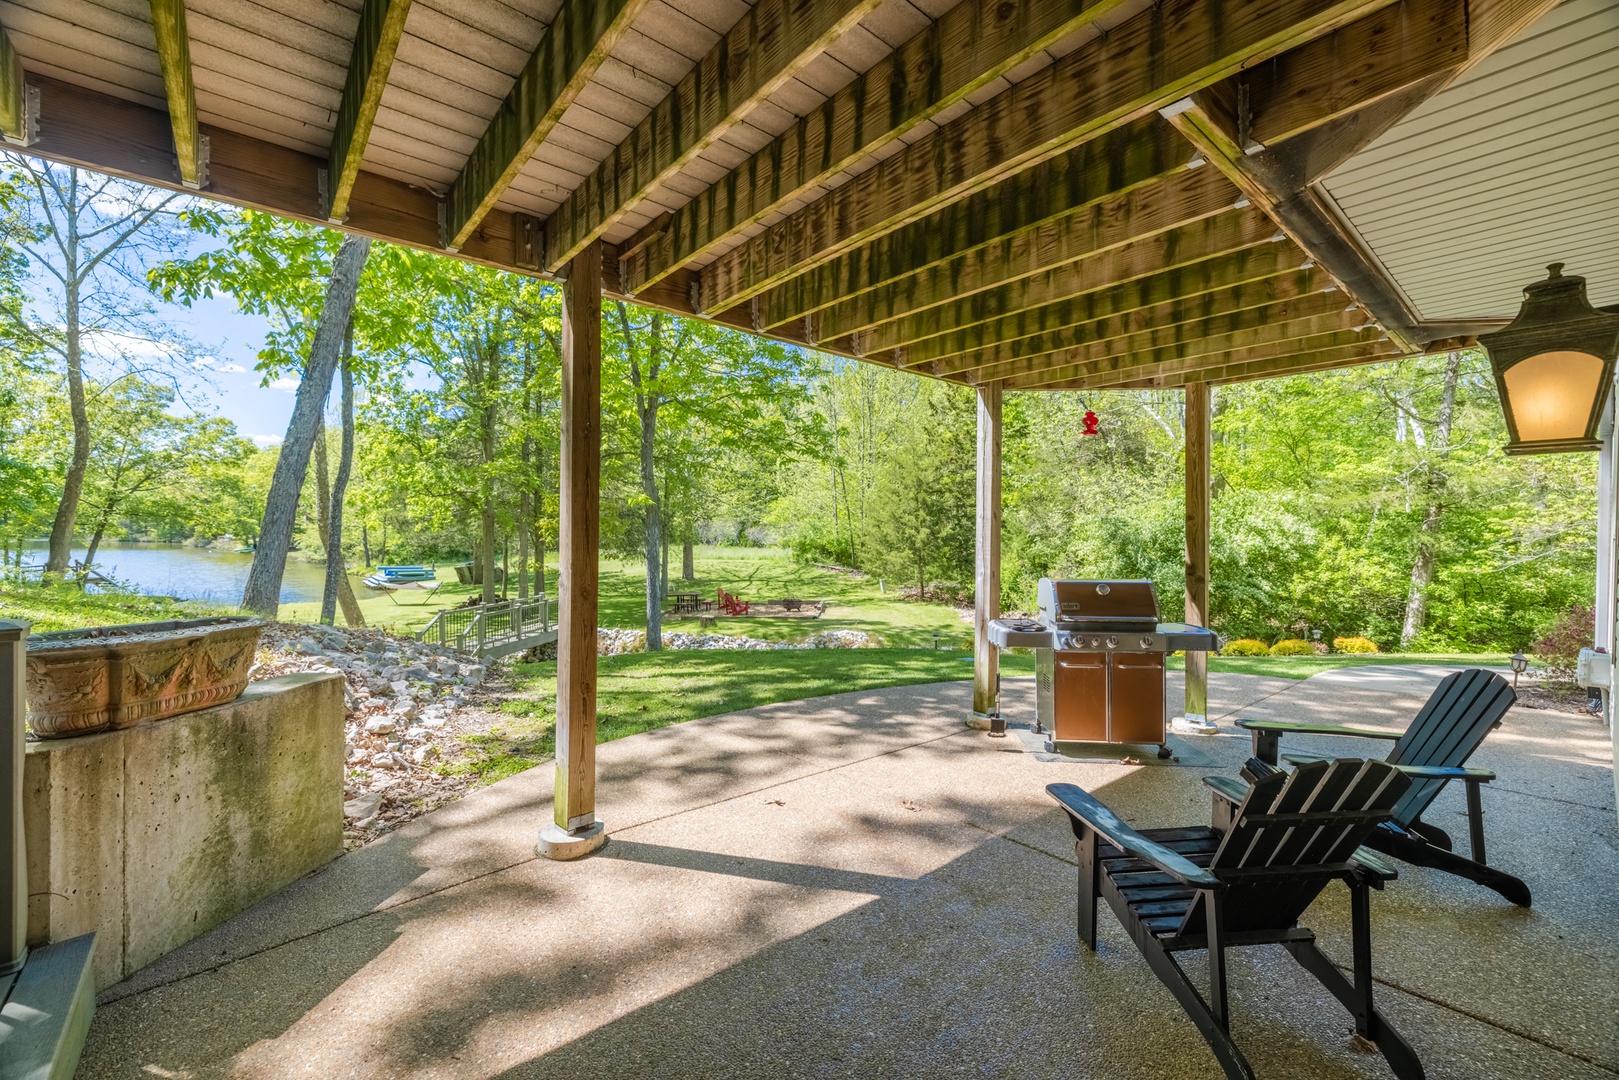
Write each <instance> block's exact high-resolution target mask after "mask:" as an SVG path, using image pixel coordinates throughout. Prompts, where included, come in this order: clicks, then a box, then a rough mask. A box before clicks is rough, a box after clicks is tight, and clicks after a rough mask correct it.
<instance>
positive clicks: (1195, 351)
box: [1003, 315, 1388, 389]
mask: <svg viewBox="0 0 1619 1080" xmlns="http://www.w3.org/2000/svg"><path fill="white" fill-rule="evenodd" d="M1381 337H1382V335H1380V334H1379V333H1378V332H1377V330H1376V329H1375V328H1373V329H1371V330H1369V331H1365V330H1363V331H1357V330H1354V329H1350V328H1347V327H1345V326H1344V325H1342V324H1341V323H1335V322H1334V320H1333V318H1332V316H1326V315H1322V316H1316V317H1315V318H1313V319H1305V320H1302V321H1299V322H1293V323H1287V324H1285V325H1281V326H1268V327H1260V328H1258V329H1254V330H1242V331H1236V332H1233V333H1229V334H1218V335H1214V336H1210V337H1205V338H1193V339H1191V340H1190V341H1188V342H1185V343H1178V344H1173V345H1166V346H1160V347H1158V348H1155V349H1145V350H1143V349H1138V348H1130V347H1125V348H1124V350H1123V351H1122V352H1121V353H1120V354H1119V355H1116V356H1111V357H1108V358H1106V359H1103V360H1093V361H1087V362H1085V363H1078V364H1056V365H1051V366H1048V367H1045V368H1038V369H1035V370H1033V371H1030V372H1028V373H1027V374H1023V375H1016V376H1009V377H1007V378H1005V379H1004V380H1003V382H1004V384H1005V386H1006V387H1007V389H1026V388H1028V387H1030V386H1043V385H1046V384H1049V383H1054V382H1062V383H1071V384H1075V385H1078V386H1085V387H1092V388H1095V387H1102V386H1113V385H1116V384H1118V383H1123V382H1131V381H1136V380H1141V379H1166V380H1168V381H1174V382H1183V381H1186V380H1187V378H1188V377H1192V376H1196V378H1197V381H1199V382H1202V381H1206V380H1204V379H1203V378H1202V377H1201V375H1200V374H1199V373H1201V372H1202V371H1203V370H1204V369H1207V368H1212V367H1218V366H1221V365H1224V364H1230V363H1237V362H1246V361H1251V360H1268V359H1273V358H1276V357H1284V356H1286V357H1297V356H1304V355H1307V354H1311V353H1324V352H1331V351H1333V350H1337V349H1343V348H1350V347H1353V346H1358V345H1368V346H1376V345H1387V344H1388V343H1387V342H1386V341H1380V340H1379V339H1380V338H1381Z"/></svg>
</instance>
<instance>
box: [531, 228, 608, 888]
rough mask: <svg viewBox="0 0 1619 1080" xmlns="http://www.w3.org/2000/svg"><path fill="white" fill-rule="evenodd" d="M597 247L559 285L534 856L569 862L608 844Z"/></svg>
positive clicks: (599, 266) (586, 250) (599, 259)
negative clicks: (545, 732) (600, 779)
mask: <svg viewBox="0 0 1619 1080" xmlns="http://www.w3.org/2000/svg"><path fill="white" fill-rule="evenodd" d="M601 271H602V249H601V242H600V241H594V242H592V243H590V244H588V245H586V246H585V248H584V250H582V251H581V252H580V253H579V254H578V255H577V256H575V257H574V259H573V261H572V262H571V263H569V264H568V276H567V280H566V281H565V282H564V283H563V286H562V468H561V473H562V498H561V507H562V513H561V521H560V524H559V529H558V533H559V543H558V547H559V549H560V550H559V552H558V556H557V561H558V566H557V575H558V592H559V593H560V595H561V600H562V610H561V617H560V619H559V626H558V629H559V631H560V633H559V635H558V637H557V725H556V747H557V749H556V754H557V762H556V764H557V769H556V772H557V778H556V791H555V796H554V798H555V809H556V814H555V822H554V823H553V824H551V825H548V826H546V827H545V828H543V829H541V830H540V839H539V853H540V854H541V855H543V856H545V857H547V858H551V859H574V858H578V857H579V856H581V855H585V854H588V853H589V852H591V851H594V850H595V849H596V848H598V847H600V846H601V845H602V842H603V841H604V840H606V838H607V834H606V829H605V827H604V826H603V824H602V822H601V821H600V820H599V819H598V818H597V817H596V602H597V596H596V582H597V572H598V563H597V560H598V558H599V549H600V546H601V544H600V541H601Z"/></svg>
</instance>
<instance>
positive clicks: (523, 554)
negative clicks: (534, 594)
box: [517, 492, 530, 600]
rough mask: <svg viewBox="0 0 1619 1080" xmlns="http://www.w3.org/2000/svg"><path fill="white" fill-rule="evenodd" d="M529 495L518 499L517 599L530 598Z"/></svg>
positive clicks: (525, 494) (524, 494) (525, 493)
mask: <svg viewBox="0 0 1619 1080" xmlns="http://www.w3.org/2000/svg"><path fill="white" fill-rule="evenodd" d="M529 513H530V511H529V495H528V493H527V492H524V493H523V495H522V496H521V497H520V498H519V499H518V500H517V599H519V600H527V599H528V534H529V528H528V515H529Z"/></svg>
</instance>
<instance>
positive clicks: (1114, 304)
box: [859, 208, 1307, 365]
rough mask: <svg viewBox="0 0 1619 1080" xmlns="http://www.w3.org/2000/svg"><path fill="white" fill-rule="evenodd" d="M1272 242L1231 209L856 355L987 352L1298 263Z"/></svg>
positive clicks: (874, 333)
mask: <svg viewBox="0 0 1619 1080" xmlns="http://www.w3.org/2000/svg"><path fill="white" fill-rule="evenodd" d="M1275 235H1276V227H1275V225H1274V223H1272V222H1271V221H1270V220H1269V219H1268V218H1266V217H1265V216H1264V215H1263V214H1261V213H1258V212H1257V211H1254V210H1252V209H1247V208H1245V209H1242V210H1231V211H1228V212H1227V213H1225V214H1223V215H1220V216H1219V217H1214V218H1208V219H1205V220H1203V221H1198V222H1194V223H1193V224H1191V225H1186V226H1183V227H1181V228H1179V229H1172V230H1170V231H1168V232H1165V233H1161V234H1158V235H1156V236H1151V237H1148V238H1146V239H1144V240H1137V241H1134V242H1132V243H1129V244H1125V245H1123V246H1121V247H1118V248H1113V249H1111V250H1108V251H1104V252H1101V253H1099V254H1097V255H1093V256H1089V257H1087V258H1083V259H1079V260H1077V261H1075V262H1072V263H1066V264H1063V265H1061V266H1055V267H1052V268H1051V269H1050V270H1044V271H1041V272H1040V273H1038V274H1034V275H1032V276H1030V277H1026V278H1019V279H1017V280H1015V281H1012V282H1009V283H1008V284H1006V285H1003V286H1001V287H1000V288H998V289H994V290H991V291H988V292H981V293H977V294H974V295H972V296H966V297H963V298H962V299H960V300H957V301H952V302H951V303H948V304H941V305H939V306H937V307H933V308H929V309H927V310H926V311H922V312H919V313H917V314H915V315H907V316H905V317H904V318H902V319H897V320H895V321H894V322H892V323H885V324H883V325H882V326H879V327H877V328H876V329H875V330H871V331H869V332H864V333H862V334H860V335H859V336H860V341H859V345H860V350H859V351H860V352H861V353H862V354H863V355H866V356H871V355H874V354H878V353H883V352H889V351H892V352H895V353H897V354H898V355H899V361H900V363H902V364H905V365H919V364H923V363H926V362H929V361H932V360H937V359H939V358H940V357H943V356H950V355H954V354H956V353H961V352H968V351H973V350H976V349H978V348H981V347H985V346H990V345H993V344H995V343H996V342H998V341H1000V340H1002V331H1005V330H1007V329H1009V328H1010V327H1012V326H1013V325H1030V324H1035V323H1044V324H1045V325H1044V326H1043V327H1042V328H1043V329H1056V328H1058V327H1061V326H1072V325H1074V324H1075V323H1077V322H1085V321H1088V320H1090V319H1094V318H1098V317H1100V316H1101V315H1107V314H1114V313H1117V312H1118V311H1121V310H1129V308H1127V307H1124V306H1123V305H1129V306H1130V307H1146V306H1150V305H1152V304H1157V303H1164V302H1168V301H1172V300H1177V299H1180V298H1182V297H1185V296H1194V295H1196V294H1198V293H1205V292H1211V291H1213V290H1215V289H1222V288H1226V287H1228V286H1232V285H1238V284H1241V283H1243V282H1245V281H1258V280H1260V279H1262V278H1268V277H1273V276H1275V275H1277V274H1283V273H1287V272H1288V271H1290V270H1297V269H1299V268H1300V267H1301V266H1303V265H1304V263H1305V262H1306V261H1307V260H1306V258H1305V256H1304V255H1303V254H1301V253H1300V252H1299V250H1298V249H1297V248H1295V247H1294V246H1293V245H1292V244H1286V243H1274V242H1272V238H1273V237H1274V236H1275ZM1099 306H1105V307H1106V308H1107V310H1098V308H1099ZM1028 332H1033V331H1028Z"/></svg>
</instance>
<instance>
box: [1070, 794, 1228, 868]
mask: <svg viewBox="0 0 1619 1080" xmlns="http://www.w3.org/2000/svg"><path fill="white" fill-rule="evenodd" d="M1046 794H1048V795H1050V796H1051V797H1052V798H1053V799H1056V800H1057V802H1058V803H1060V804H1061V805H1062V808H1063V809H1064V810H1066V811H1068V813H1069V814H1070V815H1072V816H1073V817H1074V819H1075V820H1077V821H1081V822H1084V823H1085V825H1086V826H1088V827H1089V828H1090V829H1091V830H1092V831H1093V832H1095V833H1096V834H1097V835H1098V836H1100V837H1101V838H1102V839H1104V840H1106V841H1107V842H1108V843H1110V844H1112V845H1113V846H1114V847H1116V848H1118V849H1119V850H1120V851H1122V852H1124V853H1125V854H1126V855H1129V856H1130V857H1131V858H1135V859H1141V860H1142V861H1143V862H1149V863H1151V864H1152V865H1153V866H1155V867H1157V868H1158V869H1159V870H1162V871H1163V872H1164V873H1166V874H1168V875H1169V876H1170V877H1172V878H1174V879H1175V880H1177V881H1180V882H1182V883H1183V884H1186V885H1191V886H1193V887H1194V888H1198V889H1223V888H1225V882H1223V881H1221V880H1220V879H1219V878H1217V877H1215V876H1214V875H1213V874H1211V873H1209V872H1208V871H1207V870H1205V869H1203V868H1202V867H1201V866H1198V865H1197V864H1196V863H1194V862H1192V860H1190V859H1188V858H1186V856H1184V855H1182V854H1180V853H1179V852H1176V851H1171V850H1170V849H1169V848H1167V847H1165V846H1164V845H1162V844H1159V843H1156V842H1154V841H1152V840H1149V839H1147V838H1146V837H1145V836H1142V835H1141V834H1140V833H1138V832H1136V831H1135V830H1134V829H1132V828H1131V827H1130V826H1128V825H1126V824H1125V823H1124V822H1123V821H1121V820H1119V817H1118V815H1116V814H1115V813H1113V811H1112V810H1109V809H1108V808H1107V807H1106V806H1104V805H1103V804H1102V803H1101V802H1099V801H1097V800H1096V799H1095V798H1093V797H1092V796H1091V794H1090V793H1089V792H1088V791H1086V790H1085V789H1084V788H1081V787H1079V786H1077V785H1075V784H1047V785H1046Z"/></svg>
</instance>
